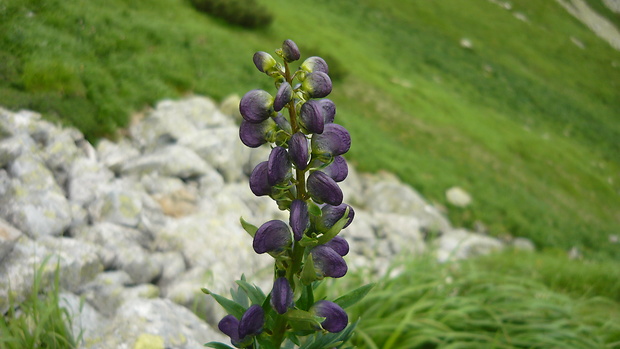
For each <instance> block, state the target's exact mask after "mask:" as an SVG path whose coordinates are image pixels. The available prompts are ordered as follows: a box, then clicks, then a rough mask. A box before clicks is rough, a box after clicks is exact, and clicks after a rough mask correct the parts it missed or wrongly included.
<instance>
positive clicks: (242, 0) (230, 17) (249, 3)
mask: <svg viewBox="0 0 620 349" xmlns="http://www.w3.org/2000/svg"><path fill="white" fill-rule="evenodd" d="M190 1H191V3H192V5H194V7H195V8H196V9H197V10H199V11H201V12H205V13H208V14H210V15H212V16H214V17H217V18H221V19H223V20H224V21H226V22H228V23H230V24H233V25H238V26H241V27H244V28H260V27H267V26H269V24H271V22H272V21H273V15H272V14H271V13H270V12H269V10H267V8H265V7H264V6H261V5H260V4H258V3H257V2H256V1H255V0H190Z"/></svg>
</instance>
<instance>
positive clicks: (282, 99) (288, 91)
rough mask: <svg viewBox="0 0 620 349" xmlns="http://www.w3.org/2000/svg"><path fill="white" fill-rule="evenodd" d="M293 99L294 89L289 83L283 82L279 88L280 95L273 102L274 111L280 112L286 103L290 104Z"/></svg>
mask: <svg viewBox="0 0 620 349" xmlns="http://www.w3.org/2000/svg"><path fill="white" fill-rule="evenodd" d="M292 98H293V88H292V87H291V85H290V84H289V83H288V82H286V81H285V82H283V83H282V84H281V85H280V88H278V93H277V94H276V98H275V99H274V101H273V110H275V111H280V110H282V108H284V106H285V105H286V103H288V102H290V101H291V99H292Z"/></svg>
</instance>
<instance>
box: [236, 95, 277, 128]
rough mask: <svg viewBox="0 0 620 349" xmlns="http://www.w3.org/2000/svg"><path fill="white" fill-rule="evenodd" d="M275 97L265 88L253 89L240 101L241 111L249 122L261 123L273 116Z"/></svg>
mask: <svg viewBox="0 0 620 349" xmlns="http://www.w3.org/2000/svg"><path fill="white" fill-rule="evenodd" d="M272 111H273V97H272V96H271V95H270V94H269V92H267V91H264V90H251V91H249V92H248V93H246V94H245V95H243V97H241V101H240V102H239V112H240V113H241V116H243V118H244V119H245V120H247V121H248V122H253V123H259V122H262V121H264V120H266V119H267V118H269V116H271V113H272Z"/></svg>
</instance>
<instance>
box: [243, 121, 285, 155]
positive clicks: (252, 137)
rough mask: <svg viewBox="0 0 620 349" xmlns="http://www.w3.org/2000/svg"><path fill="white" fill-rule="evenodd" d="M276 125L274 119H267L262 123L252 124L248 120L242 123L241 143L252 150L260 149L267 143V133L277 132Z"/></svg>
mask: <svg viewBox="0 0 620 349" xmlns="http://www.w3.org/2000/svg"><path fill="white" fill-rule="evenodd" d="M275 129H276V123H275V122H274V121H273V120H272V119H267V120H265V121H263V122H261V123H258V124H256V123H252V122H248V121H247V120H242V121H241V126H239V138H240V139H241V142H242V143H243V144H245V145H246V146H248V147H250V148H258V147H260V146H261V145H263V144H265V143H267V133H268V132H269V131H271V130H274V131H275Z"/></svg>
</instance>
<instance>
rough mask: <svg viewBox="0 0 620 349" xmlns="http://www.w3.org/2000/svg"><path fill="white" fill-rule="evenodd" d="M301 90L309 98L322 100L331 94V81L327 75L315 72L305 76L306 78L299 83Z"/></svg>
mask: <svg viewBox="0 0 620 349" xmlns="http://www.w3.org/2000/svg"><path fill="white" fill-rule="evenodd" d="M301 88H302V89H303V90H304V91H306V92H308V95H309V96H310V98H323V97H326V96H327V95H329V94H330V93H331V92H332V80H331V79H330V78H329V75H327V74H325V73H323V72H321V71H315V72H314V73H310V74H308V75H306V78H305V79H304V81H303V82H302V83H301Z"/></svg>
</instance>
